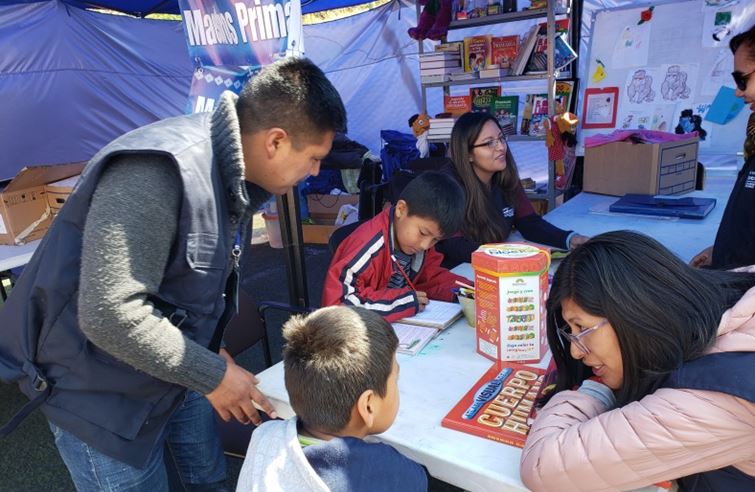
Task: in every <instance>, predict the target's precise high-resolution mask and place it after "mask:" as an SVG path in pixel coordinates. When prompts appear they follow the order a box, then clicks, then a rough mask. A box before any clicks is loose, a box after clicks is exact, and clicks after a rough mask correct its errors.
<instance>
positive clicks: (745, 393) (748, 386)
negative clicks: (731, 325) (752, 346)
mask: <svg viewBox="0 0 755 492" xmlns="http://www.w3.org/2000/svg"><path fill="white" fill-rule="evenodd" d="M664 386H665V387H667V388H689V389H699V390H706V391H718V392H720V393H726V394H728V395H733V396H736V397H739V398H742V399H743V400H747V401H749V402H752V403H755V352H723V353H720V354H711V355H706V356H704V357H700V358H699V359H695V360H692V361H689V362H686V363H684V364H683V365H682V366H681V367H680V368H679V369H677V370H676V371H674V372H673V373H671V374H670V375H669V378H668V379H667V381H666V384H665V385H664Z"/></svg>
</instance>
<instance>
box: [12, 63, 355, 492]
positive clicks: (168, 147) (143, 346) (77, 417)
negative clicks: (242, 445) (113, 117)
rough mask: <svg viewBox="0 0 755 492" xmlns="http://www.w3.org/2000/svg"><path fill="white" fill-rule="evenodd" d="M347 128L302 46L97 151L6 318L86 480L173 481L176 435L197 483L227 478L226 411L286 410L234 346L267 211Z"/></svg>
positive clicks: (23, 372)
mask: <svg viewBox="0 0 755 492" xmlns="http://www.w3.org/2000/svg"><path fill="white" fill-rule="evenodd" d="M345 127H346V112H345V109H344V107H343V103H342V101H341V98H340V96H339V95H338V92H337V91H336V89H335V88H334V87H333V86H332V84H331V83H330V82H329V81H328V79H327V78H326V77H325V74H323V72H322V71H321V70H320V69H319V68H318V67H317V66H315V65H314V64H313V63H312V62H311V61H309V60H306V59H304V58H287V59H285V60H281V61H279V62H276V63H274V64H271V65H269V66H267V67H265V68H264V69H263V70H262V71H261V72H260V73H259V74H258V75H257V76H255V77H254V79H252V80H251V81H250V82H249V84H248V85H247V86H246V87H245V88H244V89H243V91H242V93H241V95H240V96H238V97H237V96H236V95H235V94H233V93H231V92H224V93H223V94H222V95H221V97H220V98H219V100H218V102H217V104H216V106H215V111H213V112H212V113H199V114H193V115H186V116H179V117H176V118H170V119H166V120H163V121H158V122H156V123H153V124H151V125H148V126H145V127H142V128H138V129H136V130H133V131H131V132H129V133H127V134H125V135H123V136H121V137H119V138H118V139H116V140H115V141H113V142H112V143H110V144H108V145H107V146H106V147H105V148H104V149H102V150H101V151H100V152H99V153H97V155H95V156H94V157H93V158H92V159H91V161H90V162H89V164H88V165H87V167H86V168H85V170H84V172H83V174H82V176H81V179H80V181H79V183H78V184H77V186H76V189H75V190H74V192H73V193H72V194H71V196H70V198H69V199H68V200H67V201H66V203H65V205H64V206H63V208H62V210H61V211H60V213H59V215H58V216H57V217H56V219H55V222H54V223H53V224H52V227H51V228H50V230H49V231H48V232H47V235H46V236H45V238H44V239H43V241H42V243H41V244H40V246H39V247H38V249H37V250H36V252H35V254H34V257H33V258H32V260H31V262H30V263H29V265H28V266H27V268H26V269H25V270H24V273H23V274H22V276H21V278H20V279H19V281H18V283H17V284H16V286H15V288H14V289H13V292H12V293H11V295H10V297H9V299H8V302H7V303H6V304H5V307H4V309H3V311H2V313H1V314H0V318H1V319H2V320H3V322H2V325H3V336H2V337H0V378H2V379H5V380H12V381H17V382H18V384H19V386H20V388H21V390H22V391H23V392H24V393H25V394H26V395H27V396H28V397H29V398H30V404H31V407H30V406H27V407H26V409H25V410H24V411H28V410H29V409H30V408H32V407H33V406H39V408H40V409H41V410H42V412H43V413H44V414H45V416H46V417H47V419H48V421H49V424H50V429H51V430H52V433H53V435H54V437H55V443H56V446H57V448H58V451H59V452H60V455H61V457H62V458H63V461H64V462H65V464H66V466H67V468H68V470H69V472H70V474H71V477H72V479H73V482H74V484H75V485H76V488H77V489H78V490H136V491H142V490H145V491H153V490H154V491H157V490H168V482H167V473H166V469H165V465H164V461H163V450H164V449H165V445H166V443H167V445H168V446H169V447H170V450H171V454H172V458H173V460H174V462H175V464H176V467H177V469H178V473H179V475H180V479H181V481H182V484H183V485H184V487H186V488H187V489H191V490H199V489H201V490H224V489H225V479H226V473H225V458H224V456H223V452H222V449H221V446H220V441H219V439H218V437H217V435H216V434H215V430H214V426H215V419H214V416H213V409H214V411H215V412H217V413H218V414H219V416H220V417H221V418H222V419H224V420H226V421H227V420H230V419H231V418H234V419H236V420H238V421H240V422H242V423H248V422H250V421H251V422H254V423H258V422H259V421H260V417H259V415H258V413H257V410H256V409H255V406H254V404H257V405H259V406H260V407H261V408H262V409H263V410H264V411H266V412H268V413H269V414H270V415H271V416H275V412H274V410H273V408H272V406H271V405H270V403H269V402H268V401H267V399H266V398H265V397H264V396H263V395H262V393H260V391H259V390H258V389H257V387H256V384H257V379H256V378H255V377H254V375H253V374H251V373H250V372H248V371H246V370H244V369H243V368H241V367H240V366H238V365H236V364H234V363H233V360H232V359H231V358H230V357H229V356H228V354H227V353H225V354H222V355H221V354H219V353H218V349H219V345H220V339H221V337H222V332H223V329H224V328H225V325H226V323H227V321H228V320H230V317H231V316H232V315H233V313H234V310H235V305H234V302H233V299H234V293H237V291H236V289H237V288H238V266H239V264H238V263H239V262H238V259H239V257H240V255H241V249H242V248H243V245H245V244H248V243H249V241H248V238H247V236H248V233H249V231H250V227H249V225H250V222H251V217H252V214H253V213H254V211H255V210H257V208H258V207H259V206H260V205H261V204H262V203H264V202H265V201H267V200H268V199H269V198H270V194H271V193H275V194H281V193H285V192H286V191H287V190H289V189H290V188H291V187H292V186H293V185H295V184H296V183H298V182H300V181H301V180H303V179H304V178H305V177H306V176H307V175H309V174H315V175H316V174H317V173H318V171H319V167H320V161H321V160H322V159H323V158H324V157H325V156H326V155H327V154H328V152H329V150H330V148H331V144H332V141H333V137H334V135H335V132H336V131H344V130H345ZM224 294H227V295H224ZM2 433H3V431H2V430H0V435H2Z"/></svg>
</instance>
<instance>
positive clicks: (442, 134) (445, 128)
mask: <svg viewBox="0 0 755 492" xmlns="http://www.w3.org/2000/svg"><path fill="white" fill-rule="evenodd" d="M454 122H455V120H454V119H453V118H430V129H429V130H428V131H427V136H428V138H430V140H448V139H450V138H451V130H453V128H454Z"/></svg>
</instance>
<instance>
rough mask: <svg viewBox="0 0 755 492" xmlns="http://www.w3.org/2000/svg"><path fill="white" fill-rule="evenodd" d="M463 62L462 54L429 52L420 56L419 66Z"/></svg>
mask: <svg viewBox="0 0 755 492" xmlns="http://www.w3.org/2000/svg"><path fill="white" fill-rule="evenodd" d="M460 60H461V54H459V53H457V52H453V51H429V52H427V53H421V54H420V55H419V64H420V65H422V64H423V63H429V62H443V61H451V62H458V61H460Z"/></svg>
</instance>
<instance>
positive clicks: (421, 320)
mask: <svg viewBox="0 0 755 492" xmlns="http://www.w3.org/2000/svg"><path fill="white" fill-rule="evenodd" d="M459 316H461V305H460V304H456V303H455V302H445V301H435V300H431V301H430V302H429V303H427V305H426V306H425V310H424V311H422V312H421V313H417V314H415V315H414V316H411V317H409V318H404V319H400V320H399V322H401V323H408V324H411V325H421V326H432V327H433V328H436V329H438V330H442V329H444V328H446V327H447V326H448V325H450V324H451V323H453V322H454V321H456V319H457V318H458V317H459Z"/></svg>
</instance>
